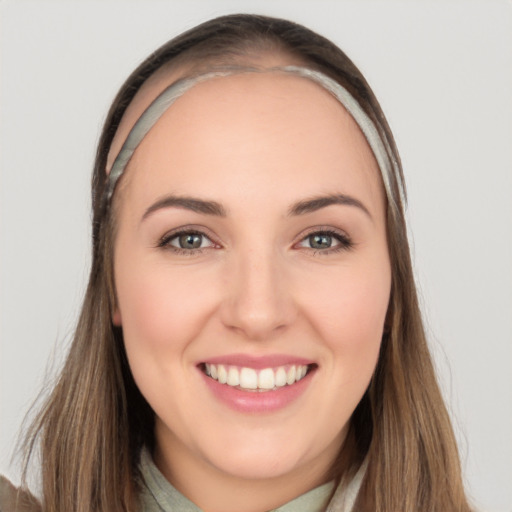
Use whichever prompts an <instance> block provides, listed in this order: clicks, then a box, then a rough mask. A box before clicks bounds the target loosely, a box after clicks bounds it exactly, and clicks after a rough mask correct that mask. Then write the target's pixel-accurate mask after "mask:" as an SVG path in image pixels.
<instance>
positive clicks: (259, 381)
mask: <svg viewBox="0 0 512 512" xmlns="http://www.w3.org/2000/svg"><path fill="white" fill-rule="evenodd" d="M316 367H317V365H316V364H291V365H285V366H277V367H272V368H262V369H258V370H256V369H254V368H248V367H240V366H230V365H225V364H211V363H203V364H202V365H200V368H201V370H202V371H203V373H204V374H206V375H207V376H208V377H210V378H211V379H213V380H216V381H217V382H219V383H220V384H226V385H227V386H231V387H234V388H236V389H240V390H242V391H256V392H258V391H259V392H265V391H275V390H277V389H279V388H283V387H285V386H292V385H293V384H295V383H296V382H299V381H301V380H302V379H303V378H304V377H305V376H306V375H308V374H309V373H310V372H311V371H313V370H314V369H315V368H316Z"/></svg>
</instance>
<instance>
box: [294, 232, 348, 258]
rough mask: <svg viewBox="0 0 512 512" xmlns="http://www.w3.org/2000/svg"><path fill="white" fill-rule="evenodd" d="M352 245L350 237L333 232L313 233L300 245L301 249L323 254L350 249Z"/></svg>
mask: <svg viewBox="0 0 512 512" xmlns="http://www.w3.org/2000/svg"><path fill="white" fill-rule="evenodd" d="M352 245H353V244H352V242H351V240H350V238H349V237H348V236H346V235H344V234H342V233H338V232H336V231H332V230H322V231H315V232H312V233H310V234H308V235H307V236H306V237H304V238H303V239H302V240H301V241H300V242H299V244H298V246H299V247H304V248H306V249H312V250H314V251H317V252H323V253H330V252H334V251H340V250H344V249H345V250H346V249H350V248H351V247H352Z"/></svg>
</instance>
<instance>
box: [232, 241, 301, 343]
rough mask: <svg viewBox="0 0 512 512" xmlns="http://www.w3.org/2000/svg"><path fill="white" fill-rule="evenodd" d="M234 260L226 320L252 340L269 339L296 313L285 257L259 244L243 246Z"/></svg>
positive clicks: (269, 247)
mask: <svg viewBox="0 0 512 512" xmlns="http://www.w3.org/2000/svg"><path fill="white" fill-rule="evenodd" d="M269 245H270V244H269ZM233 259H234V261H233V262H232V268H230V269H229V270H228V272H229V277H228V280H229V283H230V284H229V286H228V292H227V294H226V304H225V306H226V307H225V316H224V322H225V323H226V325H228V326H229V327H230V328H233V329H235V330H238V331H240V332H243V333H244V335H245V336H246V337H247V338H249V339H254V340H261V339H266V338H269V337H271V336H272V335H273V333H275V332H276V331H277V330H280V329H282V328H284V327H285V326H286V325H287V324H288V323H289V322H290V321H291V319H292V316H293V304H292V300H291V296H290V293H289V291H290V290H289V289H288V287H287V286H286V273H285V272H284V268H283V261H282V258H280V256H279V255H278V254H276V251H275V250H273V248H272V247H271V246H266V247H261V246H260V247H257V248H254V247H252V248H251V247H248V248H246V249H241V250H240V251H237V254H236V255H235V256H234V258H233Z"/></svg>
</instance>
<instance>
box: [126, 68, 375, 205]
mask: <svg viewBox="0 0 512 512" xmlns="http://www.w3.org/2000/svg"><path fill="white" fill-rule="evenodd" d="M129 168H130V169H131V170H129V171H128V172H127V174H129V175H130V176H129V177H128V178H129V179H128V182H132V181H133V180H135V181H136V183H137V186H136V187H135V188H136V189H137V190H139V191H142V189H143V188H144V190H145V191H147V192H148V194H149V195H153V194H155V193H157V192H159V187H163V188H167V189H170V188H172V191H173V192H174V193H176V192H178V193H189V192H190V190H191V187H194V189H195V190H198V189H203V192H204V193H211V194H213V193H214V192H215V193H216V194H217V195H218V198H220V199H223V198H228V196H229V194H228V193H227V191H228V189H229V190H231V191H236V190H241V189H242V188H243V187H244V183H243V182H244V180H245V181H247V180H250V181H251V184H252V186H253V187H254V188H255V189H261V190H263V189H264V188H265V187H268V185H269V184H271V185H272V187H277V188H279V189H280V190H281V191H282V194H281V195H282V196H283V197H284V196H287V195H290V200H293V199H294V198H293V194H294V193H296V194H301V193H302V194H304V193H306V194H307V190H308V189H312V188H314V189H315V190H311V192H310V193H327V192H333V191H336V192H343V190H340V187H341V185H342V184H343V186H348V185H350V186H354V185H356V188H358V189H359V190H362V189H364V190H365V191H366V192H368V193H369V195H371V196H372V197H370V198H368V197H367V199H370V200H372V201H373V199H374V196H378V202H381V201H380V196H381V186H380V180H379V175H380V173H379V171H378V166H377V164H376V162H375V159H374V157H373V153H372V151H371V149H370V147H369V146H368V144H367V142H366V139H365V137H364V135H363V134H362V132H361V131H360V129H359V127H358V125H357V123H356V122H355V121H354V120H353V119H352V117H351V116H350V114H349V113H348V112H347V111H346V110H345V109H344V107H343V106H342V105H341V104H340V102H339V101H337V100H336V99H335V98H334V97H333V96H331V94H330V93H328V92H327V91H325V90H324V89H323V88H322V87H320V86H319V85H317V84H315V83H314V82H312V81H311V80H309V79H305V78H302V77H297V76H292V75H284V74H280V73H274V72H265V73H244V74H236V75H232V76H228V77H217V78H214V79H209V80H207V81H206V82H203V83H200V84H196V85H195V86H194V87H192V89H190V90H188V91H187V92H186V93H185V94H183V95H182V96H181V97H180V98H178V100H176V101H175V103H174V104H173V105H172V106H171V107H170V108H169V109H168V110H167V111H166V112H165V113H164V115H163V116H162V117H161V118H160V119H159V120H158V121H157V122H156V124H155V125H154V126H153V128H152V129H151V130H150V131H149V133H148V134H147V136H146V137H145V139H144V140H143V141H142V143H141V144H140V146H139V147H138V148H137V150H136V151H135V154H134V157H133V158H132V161H131V163H130V165H129ZM150 176H151V179H149V178H150ZM297 179H300V181H301V183H302V184H303V190H302V191H301V190H300V188H299V187H298V186H297V184H296V183H295V184H294V185H293V186H291V183H292V181H293V180H297ZM223 180H224V181H223ZM236 182H239V186H238V188H237V187H236V186H234V183H236ZM151 183H152V184H153V185H151ZM206 184H208V185H207V186H206ZM142 185H144V187H142ZM362 185H363V186H362ZM322 188H324V189H325V190H323V189H322ZM336 188H338V190H336ZM169 191H170V190H169ZM148 199H149V198H148ZM236 199H237V198H236V196H234V200H233V202H236ZM373 202H375V201H373Z"/></svg>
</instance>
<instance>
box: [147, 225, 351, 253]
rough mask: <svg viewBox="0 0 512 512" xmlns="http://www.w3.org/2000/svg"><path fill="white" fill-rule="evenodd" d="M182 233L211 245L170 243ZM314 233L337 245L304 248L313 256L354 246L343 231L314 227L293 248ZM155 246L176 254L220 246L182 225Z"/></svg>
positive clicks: (202, 233) (347, 249)
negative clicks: (184, 245)
mask: <svg viewBox="0 0 512 512" xmlns="http://www.w3.org/2000/svg"><path fill="white" fill-rule="evenodd" d="M183 235H198V236H201V237H203V239H206V240H209V241H210V243H211V244H212V245H211V246H209V247H198V248H192V249H184V248H181V247H175V246H173V245H171V242H172V241H173V240H175V239H177V238H178V237H180V236H183ZM315 235H317V236H318V235H320V236H328V237H330V238H333V239H335V240H336V241H337V242H338V245H336V246H334V247H328V248H325V249H315V248H313V247H309V248H306V249H309V250H310V251H313V254H314V255H315V256H316V255H322V256H326V255H328V254H333V253H338V252H341V251H349V250H351V249H352V248H353V247H354V243H353V242H352V240H351V239H350V237H349V236H347V235H346V234H344V233H340V232H338V231H335V230H333V229H329V228H326V229H323V228H315V229H313V230H311V231H310V232H309V233H307V234H306V235H304V236H303V237H302V238H301V239H300V241H299V242H297V243H295V244H294V245H293V247H294V248H295V247H300V244H301V243H303V242H305V241H306V240H307V239H308V238H310V237H312V236H315ZM157 247H159V248H162V249H167V250H170V251H172V252H174V253H175V254H178V255H184V256H195V255H198V254H201V253H202V252H203V251H204V250H205V249H211V248H220V247H221V246H220V245H219V244H217V243H216V242H214V241H213V240H212V239H211V237H210V236H208V235H207V234H205V233H204V232H202V231H200V230H197V229H193V228H187V227H184V228H182V229H179V230H177V231H173V232H171V233H167V234H165V235H164V236H163V237H162V238H161V239H160V240H159V241H158V244H157Z"/></svg>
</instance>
